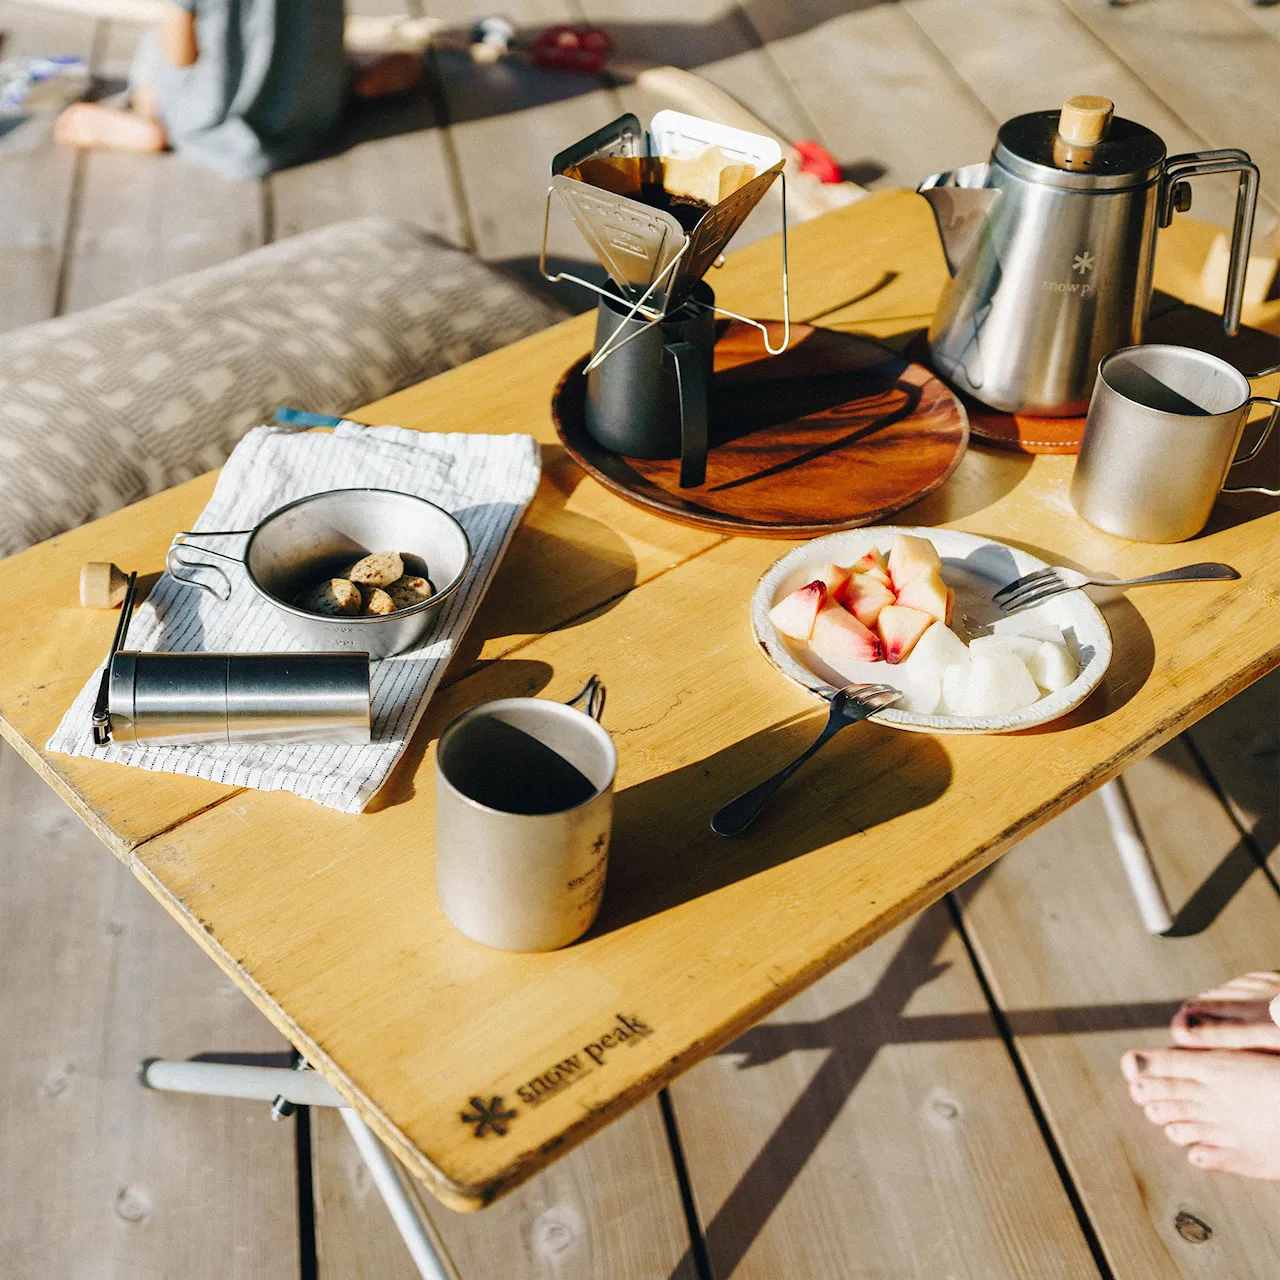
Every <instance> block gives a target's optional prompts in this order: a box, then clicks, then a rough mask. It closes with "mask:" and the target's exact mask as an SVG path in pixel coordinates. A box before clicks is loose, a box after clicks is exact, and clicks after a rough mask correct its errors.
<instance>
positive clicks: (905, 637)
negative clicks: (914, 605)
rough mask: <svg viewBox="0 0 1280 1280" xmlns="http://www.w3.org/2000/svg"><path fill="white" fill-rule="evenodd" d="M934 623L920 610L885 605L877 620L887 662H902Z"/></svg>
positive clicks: (877, 627)
mask: <svg viewBox="0 0 1280 1280" xmlns="http://www.w3.org/2000/svg"><path fill="white" fill-rule="evenodd" d="M933 622H934V619H933V618H932V617H930V616H929V614H927V613H921V612H920V610H919V609H911V608H907V607H906V606H904V605H898V604H889V605H885V607H884V608H883V609H881V610H880V617H879V618H878V619H876V629H877V630H878V631H879V632H880V639H881V642H882V643H883V644H884V657H885V661H886V662H889V663H898V662H901V661H902V660H903V658H905V657H906V656H907V655H908V654H909V653H910V652H911V650H912V648H913V647H914V645H915V643H916V641H917V640H919V639H920V637H921V636H922V635H924V633H925V632H926V631H928V629H929V628H930V626H932V625H933Z"/></svg>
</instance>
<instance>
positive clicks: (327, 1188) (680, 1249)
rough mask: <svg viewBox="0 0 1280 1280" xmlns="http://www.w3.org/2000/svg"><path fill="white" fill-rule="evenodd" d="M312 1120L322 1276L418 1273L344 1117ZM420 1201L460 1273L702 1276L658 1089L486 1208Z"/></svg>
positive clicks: (405, 1276) (528, 1277)
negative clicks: (460, 1209)
mask: <svg viewBox="0 0 1280 1280" xmlns="http://www.w3.org/2000/svg"><path fill="white" fill-rule="evenodd" d="M311 1120H312V1135H313V1142H314V1143H315V1146H314V1151H315V1159H314V1161H313V1168H314V1171H315V1172H314V1187H315V1196H316V1252H317V1258H318V1263H319V1270H318V1277H317V1280H416V1277H417V1274H418V1273H417V1270H416V1269H415V1268H414V1267H413V1264H412V1263H411V1262H410V1261H409V1256H408V1253H407V1252H406V1250H405V1248H404V1245H403V1243H402V1242H401V1240H400V1237H399V1235H398V1234H397V1233H396V1230H395V1227H394V1225H393V1224H392V1222H391V1216H390V1214H388V1212H387V1210H386V1206H385V1205H384V1204H383V1202H382V1199H381V1197H380V1196H379V1195H378V1192H377V1189H376V1188H375V1187H374V1186H373V1184H372V1182H371V1180H370V1178H369V1175H368V1172H367V1171H366V1170H365V1168H364V1165H363V1164H362V1162H361V1160H360V1155H359V1152H358V1151H357V1150H356V1147H355V1144H354V1143H353V1142H352V1141H351V1137H350V1135H349V1134H348V1133H347V1130H346V1127H345V1126H344V1125H343V1123H342V1120H341V1118H340V1117H339V1116H338V1114H337V1112H336V1111H333V1110H330V1109H328V1108H318V1109H316V1110H313V1111H312V1113H311ZM425 1199H427V1200H430V1197H425ZM422 1208H423V1210H424V1212H425V1213H426V1214H427V1216H428V1217H429V1219H430V1221H431V1222H432V1225H433V1226H434V1227H435V1229H436V1231H437V1232H438V1234H439V1236H440V1238H441V1239H442V1241H443V1243H444V1247H445V1250H446V1252H447V1254H448V1256H449V1258H450V1259H451V1261H452V1262H453V1264H454V1266H455V1268H456V1270H457V1273H458V1275H459V1277H460V1278H461V1280H481V1278H482V1277H495V1278H496V1277H501V1280H601V1277H606V1276H607V1277H608V1280H656V1278H657V1277H663V1280H696V1274H695V1272H694V1269H693V1267H692V1265H691V1264H690V1263H689V1262H688V1261H687V1260H686V1261H684V1262H682V1261H681V1258H682V1255H684V1254H685V1251H686V1249H687V1246H688V1239H689V1233H688V1228H687V1225H686V1223H685V1218H684V1210H683V1208H682V1206H681V1202H680V1192H679V1188H678V1186H677V1184H676V1175H675V1166H674V1165H673V1163H672V1160H671V1152H670V1150H669V1149H668V1147H667V1140H666V1132H665V1129H664V1126H663V1121H662V1116H661V1114H660V1111H659V1106H658V1102H657V1100H656V1099H655V1100H654V1101H652V1102H649V1103H646V1104H645V1105H644V1106H643V1107H639V1108H637V1109H636V1110H635V1111H634V1112H632V1113H631V1114H630V1115H628V1116H626V1117H625V1118H624V1119H623V1120H621V1121H620V1122H619V1123H618V1124H616V1125H613V1126H611V1127H610V1128H609V1129H607V1130H605V1132H604V1133H602V1134H600V1135H599V1136H598V1137H597V1138H595V1139H593V1140H592V1141H591V1142H589V1143H588V1144H587V1145H586V1146H584V1147H582V1148H580V1149H579V1150H577V1151H575V1152H574V1153H573V1154H572V1155H570V1156H568V1157H567V1158H566V1159H565V1160H563V1161H561V1162H560V1163H559V1164H558V1165H556V1166H555V1167H554V1168H553V1169H550V1170H548V1171H547V1172H546V1173H545V1174H543V1175H542V1176H541V1177H539V1178H537V1179H535V1180H534V1181H533V1182H531V1183H529V1184H528V1186H525V1187H522V1188H521V1189H520V1190H519V1191H518V1192H516V1193H515V1194H513V1195H511V1196H509V1197H508V1198H507V1199H506V1200H504V1201H502V1203H501V1204H498V1205H495V1206H494V1207H493V1208H492V1209H490V1210H489V1211H488V1212H486V1213H483V1214H480V1215H476V1214H461V1215H460V1214H454V1213H450V1212H449V1210H447V1209H445V1208H444V1207H443V1206H441V1205H440V1204H438V1203H436V1202H435V1201H430V1203H427V1204H423V1205H422Z"/></svg>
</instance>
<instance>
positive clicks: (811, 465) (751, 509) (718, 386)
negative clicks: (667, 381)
mask: <svg viewBox="0 0 1280 1280" xmlns="http://www.w3.org/2000/svg"><path fill="white" fill-rule="evenodd" d="M769 329H770V341H771V342H773V344H774V345H775V346H776V345H777V344H778V343H779V342H780V341H781V338H782V326H781V324H777V323H771V324H770V325H769ZM586 362H587V357H586V356H583V357H582V359H581V360H579V361H577V362H576V363H575V364H574V365H572V366H571V367H570V369H569V370H568V372H566V373H565V375H564V377H563V378H561V380H560V384H559V386H557V387H556V391H555V395H554V396H553V397H552V401H551V409H552V414H553V415H554V417H555V423H556V431H557V432H558V433H559V436H560V439H561V441H562V443H563V444H564V446H565V448H566V449H567V450H568V451H569V453H570V454H572V456H573V457H574V458H575V459H576V460H577V462H578V463H580V464H581V465H582V466H583V467H584V468H585V469H586V470H587V471H588V472H589V473H590V474H591V475H592V476H594V477H595V479H597V480H598V481H600V483H601V484H602V485H604V486H605V487H606V488H607V489H611V490H612V491H613V492H614V493H616V494H618V495H619V496H621V497H623V498H625V499H626V500H627V501H628V502H633V503H635V504H636V505H637V506H640V507H644V508H646V509H647V510H649V511H653V512H656V513H657V514H659V515H663V516H667V517H669V518H670V519H672V520H678V521H680V522H681V523H683V524H689V525H694V526H695V527H697V528H700V529H715V530H719V531H723V532H726V533H739V534H753V535H756V536H758V537H773V538H779V537H781V538H788V537H790V538H809V537H814V536H816V535H818V534H822V533H833V532H836V531H838V530H840V529H853V528H856V527H857V526H859V525H864V524H875V523H877V522H878V521H882V520H884V518H885V517H886V516H888V515H891V514H892V513H893V512H895V511H900V510H902V508H903V507H906V506H909V505H910V504H911V503H913V502H915V501H917V500H918V499H920V498H923V497H924V496H925V494H927V493H930V492H932V491H933V490H934V489H936V488H937V487H938V486H939V485H940V484H942V483H943V481H944V480H946V478H947V477H948V476H949V475H950V474H951V473H952V472H953V471H954V470H955V469H956V467H957V466H958V465H959V462H960V458H961V456H962V455H963V453H964V449H965V445H966V444H967V442H968V439H969V420H968V416H967V414H966V413H965V410H964V406H963V405H962V404H961V403H960V401H959V400H958V399H957V398H956V396H955V394H954V393H953V392H952V391H951V390H950V389H949V388H948V387H947V386H946V384H945V383H943V382H942V380H941V379H940V378H938V377H936V376H935V375H934V374H932V373H930V372H929V370H927V369H925V368H924V367H923V366H921V365H918V364H913V363H911V361H909V360H907V359H904V358H903V357H902V356H900V355H899V354H898V353H897V352H895V351H891V350H890V349H889V348H888V347H883V346H881V345H880V344H879V343H877V342H873V341H871V340H870V339H869V338H862V337H857V336H855V335H853V334H847V333H839V332H837V331H836V330H834V329H818V328H813V327H811V326H809V325H800V324H793V325H792V326H791V345H790V346H789V347H788V348H787V350H786V351H784V352H783V353H782V355H779V356H771V355H769V354H768V353H767V352H766V351H765V350H764V344H763V342H762V341H761V336H760V332H759V330H757V329H754V328H752V327H751V326H750V325H746V324H742V323H741V322H740V321H736V320H735V321H730V322H728V323H725V324H723V325H722V326H721V327H720V328H719V329H718V338H717V341H716V349H715V371H716V377H715V383H714V387H713V391H712V404H711V421H710V441H711V450H710V453H709V454H708V457H707V478H706V482H705V483H704V484H702V485H699V486H698V487H697V488H696V489H681V488H680V461H679V459H678V458H673V459H671V460H670V461H659V462H652V461H647V460H643V459H639V458H624V457H622V456H620V455H618V454H616V453H610V452H609V451H608V450H607V449H604V448H602V447H601V446H600V445H598V444H597V443H596V442H595V441H594V440H593V439H592V438H591V436H590V435H588V434H587V429H586V421H585V417H584V404H585V398H586V378H585V377H584V376H583V367H584V366H585V365H586Z"/></svg>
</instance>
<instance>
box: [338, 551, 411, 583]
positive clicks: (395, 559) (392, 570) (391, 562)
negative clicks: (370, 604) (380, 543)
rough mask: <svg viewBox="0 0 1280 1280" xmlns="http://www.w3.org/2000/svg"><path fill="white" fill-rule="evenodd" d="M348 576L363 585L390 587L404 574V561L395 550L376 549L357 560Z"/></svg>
mask: <svg viewBox="0 0 1280 1280" xmlns="http://www.w3.org/2000/svg"><path fill="white" fill-rule="evenodd" d="M346 576H347V577H348V578H350V579H351V581H352V582H356V583H359V584H360V586H362V587H389V586H390V585H391V584H392V583H393V582H394V581H395V580H396V579H397V578H400V577H403V576H404V561H403V560H401V559H400V556H399V554H398V553H397V552H395V551H374V552H371V553H370V554H369V555H367V556H365V558H364V559H363V560H357V561H356V562H355V564H353V565H352V566H351V568H350V569H349V570H348V571H347V574H346Z"/></svg>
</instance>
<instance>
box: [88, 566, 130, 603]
mask: <svg viewBox="0 0 1280 1280" xmlns="http://www.w3.org/2000/svg"><path fill="white" fill-rule="evenodd" d="M128 584H129V580H128V579H127V578H126V577H125V575H124V574H123V573H121V571H120V570H119V568H118V567H117V566H116V565H114V564H109V563H107V562H106V561H103V560H91V561H90V562H89V563H88V564H86V565H81V567H80V603H81V604H82V605H83V606H84V607H85V608H86V609H114V608H115V607H116V606H117V605H118V604H119V603H120V601H121V600H123V599H124V593H125V588H126V587H127V586H128Z"/></svg>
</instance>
